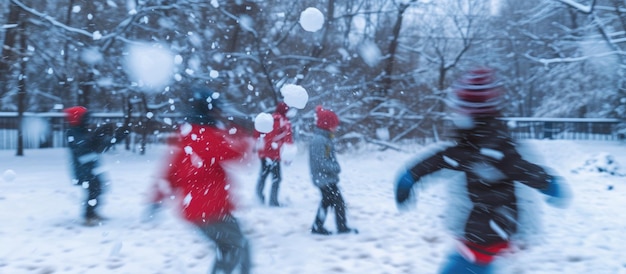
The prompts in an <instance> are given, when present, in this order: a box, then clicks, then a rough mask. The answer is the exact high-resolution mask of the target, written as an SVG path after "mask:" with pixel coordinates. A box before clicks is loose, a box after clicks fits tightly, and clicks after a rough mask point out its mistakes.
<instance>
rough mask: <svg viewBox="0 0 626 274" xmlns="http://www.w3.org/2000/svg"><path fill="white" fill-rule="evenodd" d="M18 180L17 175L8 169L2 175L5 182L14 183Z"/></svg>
mask: <svg viewBox="0 0 626 274" xmlns="http://www.w3.org/2000/svg"><path fill="white" fill-rule="evenodd" d="M15 178H17V174H16V173H15V171H13V170H12V169H7V170H5V171H4V173H2V180H4V181H5V182H13V180H15Z"/></svg>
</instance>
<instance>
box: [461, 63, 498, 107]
mask: <svg viewBox="0 0 626 274" xmlns="http://www.w3.org/2000/svg"><path fill="white" fill-rule="evenodd" d="M450 95H451V96H450V98H449V105H450V106H451V107H452V108H453V109H455V110H457V111H459V112H461V113H465V114H469V115H471V116H491V115H496V114H498V113H499V111H500V110H501V109H502V107H503V106H504V104H505V101H504V91H503V90H502V82H501V81H499V80H498V79H497V78H496V76H495V71H494V70H493V69H491V68H485V67H479V68H474V69H472V70H470V71H468V72H467V73H465V75H463V76H462V77H461V79H459V80H458V81H456V83H454V85H453V86H452V93H451V94H450Z"/></svg>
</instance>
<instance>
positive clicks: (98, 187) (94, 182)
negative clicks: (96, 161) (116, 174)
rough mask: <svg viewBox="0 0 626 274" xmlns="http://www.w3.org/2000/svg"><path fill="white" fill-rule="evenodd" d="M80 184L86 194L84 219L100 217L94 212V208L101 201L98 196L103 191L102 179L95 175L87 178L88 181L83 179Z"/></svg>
mask: <svg viewBox="0 0 626 274" xmlns="http://www.w3.org/2000/svg"><path fill="white" fill-rule="evenodd" d="M80 185H81V187H83V188H84V189H85V190H86V194H87V198H86V200H85V205H84V206H85V215H84V216H85V219H90V218H97V217H100V216H99V215H98V213H97V212H96V209H97V208H98V206H99V205H100V203H102V199H100V196H101V195H102V192H103V189H102V187H103V185H102V180H101V179H100V177H98V176H96V177H93V178H91V179H89V180H88V181H83V182H82V183H81V184H80Z"/></svg>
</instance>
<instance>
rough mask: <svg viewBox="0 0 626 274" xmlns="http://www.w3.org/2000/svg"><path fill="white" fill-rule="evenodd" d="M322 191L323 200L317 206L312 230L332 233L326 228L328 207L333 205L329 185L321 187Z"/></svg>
mask: <svg viewBox="0 0 626 274" xmlns="http://www.w3.org/2000/svg"><path fill="white" fill-rule="evenodd" d="M320 191H321V193H322V200H321V201H320V205H319V207H318V208H317V214H316V215H315V222H314V223H313V227H312V228H311V232H312V233H314V234H322V235H330V234H331V232H330V231H328V230H326V228H324V221H326V215H327V214H328V208H329V207H330V206H331V203H332V199H331V196H330V195H331V193H330V191H329V189H328V187H327V186H324V187H320Z"/></svg>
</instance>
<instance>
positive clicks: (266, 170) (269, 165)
mask: <svg viewBox="0 0 626 274" xmlns="http://www.w3.org/2000/svg"><path fill="white" fill-rule="evenodd" d="M270 173H271V174H272V189H271V190H270V202H269V203H270V205H271V206H278V188H279V186H280V181H281V180H282V178H281V175H280V160H272V159H270V158H261V174H260V176H259V181H258V182H257V185H256V193H257V196H258V197H259V199H260V200H261V202H265V196H264V195H263V190H264V189H265V180H266V179H267V176H268V175H269V174H270Z"/></svg>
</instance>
